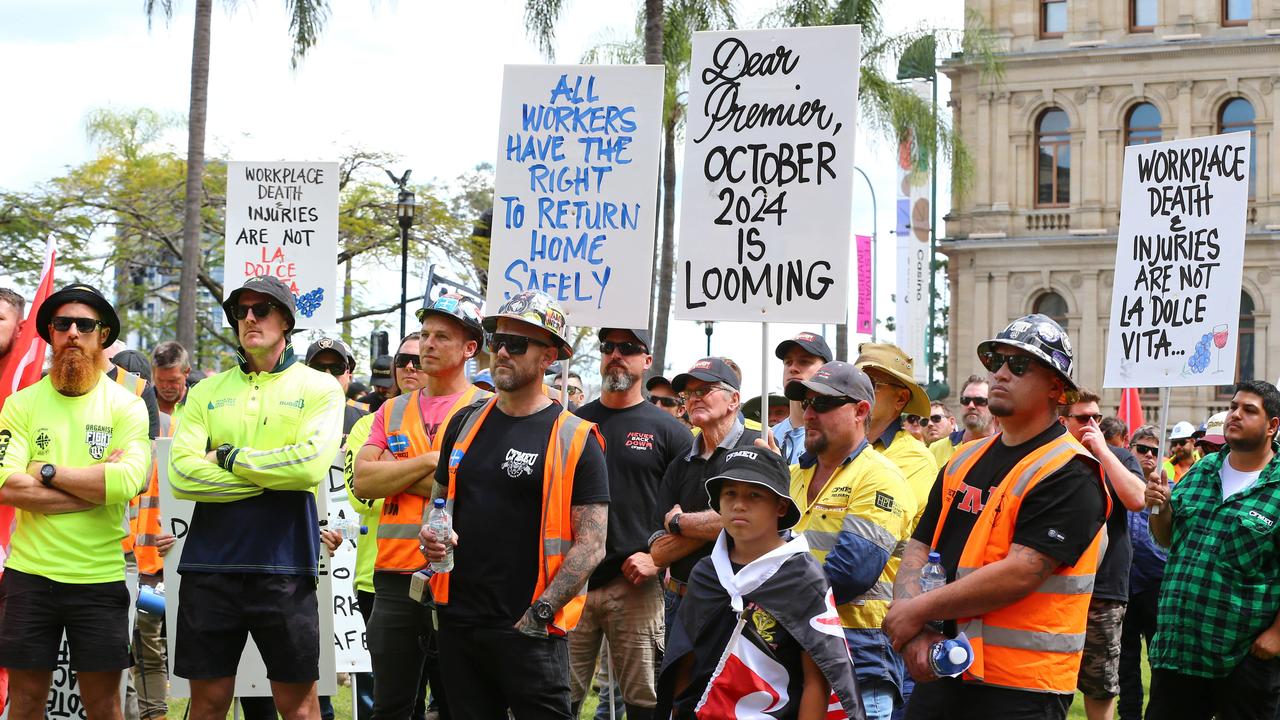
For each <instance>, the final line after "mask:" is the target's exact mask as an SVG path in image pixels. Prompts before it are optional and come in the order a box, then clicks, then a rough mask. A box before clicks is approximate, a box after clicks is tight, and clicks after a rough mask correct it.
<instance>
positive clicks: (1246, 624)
mask: <svg viewBox="0 0 1280 720" xmlns="http://www.w3.org/2000/svg"><path fill="white" fill-rule="evenodd" d="M1274 449H1275V450H1276V452H1277V455H1276V457H1274V458H1272V460H1271V462H1270V463H1267V466H1266V467H1265V468H1263V470H1262V474H1261V475H1259V476H1258V480H1257V482H1256V483H1254V485H1253V487H1251V488H1249V489H1247V490H1244V491H1242V492H1239V493H1236V494H1235V495H1232V496H1231V497H1230V498H1228V499H1227V500H1225V501H1224V500H1223V499H1222V479H1221V477H1220V476H1219V474H1218V472H1219V470H1220V469H1221V468H1222V463H1223V462H1225V461H1226V456H1227V451H1223V452H1220V453H1215V454H1212V455H1208V456H1206V457H1205V458H1204V459H1203V460H1201V461H1200V462H1198V463H1196V464H1195V466H1193V467H1192V468H1191V469H1190V470H1188V471H1187V474H1186V475H1185V476H1184V477H1183V478H1182V480H1180V481H1179V482H1178V483H1177V484H1176V485H1175V486H1174V488H1173V507H1174V511H1173V541H1172V545H1171V547H1170V550H1169V563H1168V564H1167V565H1166V566H1165V569H1164V584H1163V586H1162V587H1161V590H1160V610H1159V614H1158V616H1157V623H1156V636H1155V641H1154V642H1152V644H1151V652H1150V655H1151V657H1150V660H1151V667H1153V668H1162V669H1165V670H1173V671H1176V672H1179V673H1183V674H1186V675H1195V676H1199V677H1223V676H1225V675H1227V674H1229V673H1230V672H1231V671H1232V670H1234V669H1235V667H1236V665H1237V664H1239V662H1240V661H1241V660H1243V659H1244V657H1245V655H1246V654H1248V652H1249V648H1250V646H1251V645H1252V644H1253V641H1254V639H1255V638H1257V637H1258V635H1260V634H1262V631H1263V630H1266V629H1267V627H1269V626H1270V625H1271V623H1272V622H1273V621H1274V620H1275V617H1276V612H1277V611H1278V610H1280V532H1276V527H1277V526H1278V525H1280V445H1276V446H1274Z"/></svg>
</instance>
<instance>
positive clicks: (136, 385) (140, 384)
mask: <svg viewBox="0 0 1280 720" xmlns="http://www.w3.org/2000/svg"><path fill="white" fill-rule="evenodd" d="M116 384H117V385H119V386H120V387H122V388H124V389H126V390H128V391H129V392H131V393H133V394H134V395H137V396H138V397H142V393H143V391H144V390H146V389H147V381H146V380H143V379H142V378H141V377H139V376H137V375H134V374H133V373H131V372H129V371H128V370H125V369H124V368H122V367H119V366H117V367H116Z"/></svg>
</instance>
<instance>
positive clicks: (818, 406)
mask: <svg viewBox="0 0 1280 720" xmlns="http://www.w3.org/2000/svg"><path fill="white" fill-rule="evenodd" d="M856 402H858V401H857V400H854V399H853V398H847V397H831V396H830V395H815V396H813V397H807V398H805V399H803V400H801V401H800V407H802V408H804V409H805V410H808V409H810V408H813V411H814V412H816V413H819V414H821V413H829V412H831V411H832V410H835V409H836V408H838V407H840V406H841V405H848V404H850V403H856Z"/></svg>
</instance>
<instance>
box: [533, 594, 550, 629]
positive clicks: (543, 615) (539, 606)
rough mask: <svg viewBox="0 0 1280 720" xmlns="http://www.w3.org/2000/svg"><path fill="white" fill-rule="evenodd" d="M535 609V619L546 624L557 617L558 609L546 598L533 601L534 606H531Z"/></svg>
mask: <svg viewBox="0 0 1280 720" xmlns="http://www.w3.org/2000/svg"><path fill="white" fill-rule="evenodd" d="M529 609H530V610H532V611H533V619H534V620H537V621H538V622H540V623H542V624H543V625H546V624H548V623H550V622H551V621H552V620H555V619H556V609H555V608H553V607H551V603H549V602H547V601H546V600H538V601H536V602H534V603H533V607H531V608H529Z"/></svg>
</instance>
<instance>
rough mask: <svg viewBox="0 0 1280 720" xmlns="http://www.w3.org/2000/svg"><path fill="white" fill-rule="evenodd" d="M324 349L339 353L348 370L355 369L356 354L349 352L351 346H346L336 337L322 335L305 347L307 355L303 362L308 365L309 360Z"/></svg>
mask: <svg viewBox="0 0 1280 720" xmlns="http://www.w3.org/2000/svg"><path fill="white" fill-rule="evenodd" d="M325 350H332V351H334V352H336V353H338V354H339V355H341V356H342V359H343V360H345V361H346V363H347V371H348V372H350V371H351V370H355V369H356V356H355V355H352V354H351V348H349V347H347V344H346V343H344V342H342V341H341V340H339V339H337V338H329V337H322V338H320V339H319V340H317V341H315V342H313V343H311V345H310V346H308V347H307V357H306V360H304V361H303V362H305V363H306V364H307V365H310V364H311V361H312V360H313V359H315V356H317V355H319V354H320V353H322V352H324V351H325Z"/></svg>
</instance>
